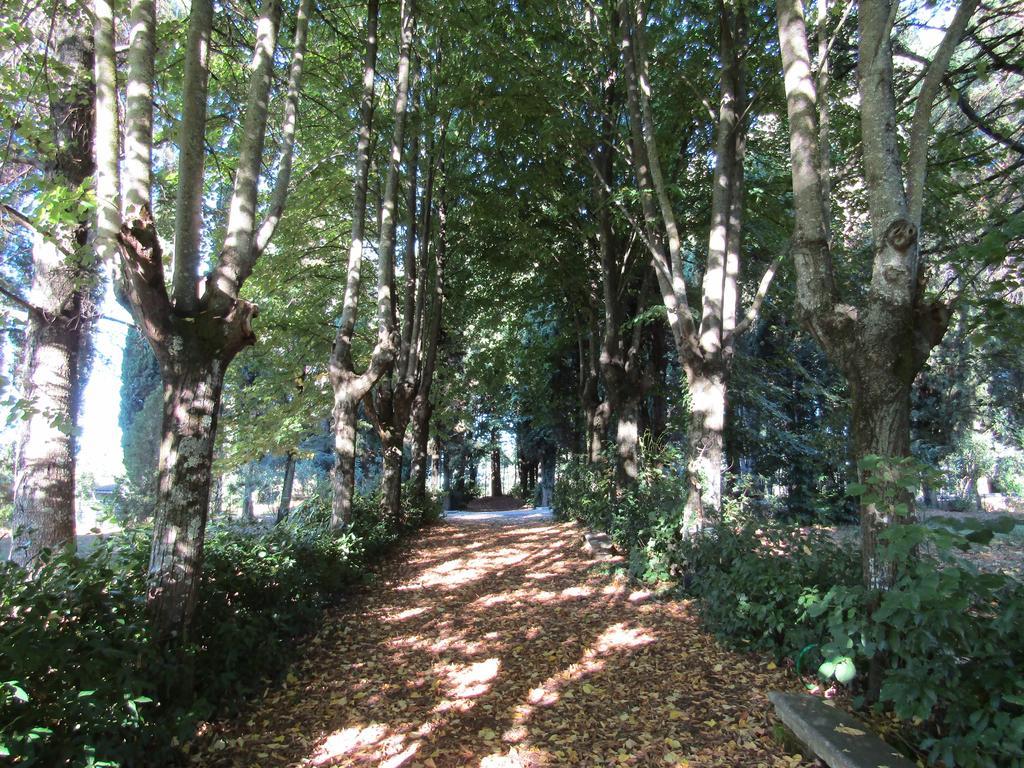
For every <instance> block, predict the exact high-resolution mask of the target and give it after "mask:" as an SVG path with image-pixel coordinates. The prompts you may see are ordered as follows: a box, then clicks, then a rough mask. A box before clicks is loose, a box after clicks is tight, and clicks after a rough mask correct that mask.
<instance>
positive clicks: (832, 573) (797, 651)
mask: <svg viewBox="0 0 1024 768" xmlns="http://www.w3.org/2000/svg"><path fill="white" fill-rule="evenodd" d="M862 470H863V473H864V474H865V475H866V477H867V479H866V481H865V484H864V485H862V486H859V487H855V488H853V491H854V492H855V493H857V494H858V495H863V500H864V501H866V502H868V503H872V504H875V505H876V506H878V507H879V508H885V509H886V510H887V511H888V512H889V513H890V514H893V515H896V516H899V515H901V514H905V512H906V509H905V508H904V507H903V505H904V504H905V499H906V495H907V493H909V492H911V490H912V489H913V488H914V485H915V482H916V481H915V477H919V476H920V473H921V468H920V467H919V466H917V465H915V463H914V462H913V461H912V460H907V459H900V460H897V461H883V460H881V459H878V458H877V457H869V458H868V459H867V460H866V461H865V462H864V463H862ZM1013 522H1014V521H1013V520H1012V519H1010V518H1002V519H999V520H995V521H987V522H980V521H970V520H968V521H959V520H954V519H948V518H947V519H944V518H931V519H930V520H928V521H927V523H926V524H917V523H906V522H904V523H902V524H900V525H894V526H891V527H890V528H888V529H887V530H886V531H885V532H883V533H882V535H881V537H880V538H881V542H882V546H881V550H880V555H881V557H882V558H884V559H886V560H888V561H890V562H892V563H894V564H895V567H896V573H897V574H898V576H897V578H896V581H895V584H894V585H893V587H892V588H891V589H890V590H888V591H886V592H884V593H881V594H877V593H869V592H868V591H867V590H866V589H865V588H864V587H863V586H862V585H861V583H860V567H859V557H858V555H857V553H856V552H855V551H853V550H846V549H843V548H840V547H838V546H837V545H835V544H834V543H832V542H831V541H830V540H829V539H827V538H825V537H823V536H821V535H819V534H814V533H812V532H808V531H805V530H803V529H800V528H795V527H785V526H767V525H764V524H761V525H757V524H754V523H749V522H748V523H744V524H741V525H740V526H739V527H738V528H733V527H717V528H714V529H711V530H709V531H706V532H704V533H703V534H702V535H701V536H700V537H698V538H695V539H694V540H692V541H689V542H687V543H685V544H684V545H683V547H682V548H681V549H680V554H681V556H682V558H683V560H682V561H681V562H682V565H684V566H685V568H686V569H687V574H688V579H687V582H688V584H689V590H690V592H691V594H693V595H694V596H695V597H696V599H697V605H698V608H699V610H700V612H701V616H702V618H703V620H704V621H705V623H706V624H707V626H708V628H709V629H712V630H713V631H714V632H715V633H716V634H717V635H718V636H719V637H720V638H722V639H724V640H726V641H727V642H729V643H731V644H733V645H737V646H740V647H744V648H752V649H759V650H764V651H768V652H771V653H774V654H775V655H776V657H782V656H786V655H791V656H794V657H796V658H797V659H802V660H805V661H807V662H810V661H811V660H812V659H813V660H814V661H821V660H824V661H825V664H823V665H822V666H821V668H820V671H821V673H822V674H823V676H826V677H829V678H831V677H833V676H834V677H836V678H837V679H839V680H840V681H841V682H847V681H848V680H847V675H849V676H850V678H852V679H850V680H849V682H850V683H851V685H852V686H853V688H854V690H855V691H863V690H865V683H866V680H865V679H864V678H865V673H866V671H867V669H868V664H869V662H870V660H871V659H872V658H874V657H875V656H876V654H880V655H881V657H882V658H883V659H884V662H885V663H884V665H883V673H882V680H881V689H880V694H879V701H878V703H877V704H876V705H875V706H876V707H877V708H879V709H888V710H889V711H891V712H892V713H893V714H894V715H895V716H896V717H897V718H899V719H900V720H901V721H903V723H904V726H905V727H906V729H907V730H908V732H909V733H910V734H911V737H912V739H913V740H914V741H915V742H916V744H917V746H918V748H919V749H920V750H921V751H922V753H924V754H925V755H926V756H927V759H928V760H929V762H930V763H932V764H935V763H936V762H938V761H940V760H941V761H942V763H943V764H944V765H945V766H947V768H953V766H961V767H962V768H999V767H1001V766H1020V765H1022V764H1024V640H1022V636H1021V632H1020V622H1021V617H1022V616H1024V585H1022V584H1021V583H1020V582H1018V581H1017V580H1015V579H1013V578H1011V577H1008V576H1004V575H998V574H984V573H980V572H979V571H978V570H977V569H976V568H974V567H973V566H972V565H971V564H970V563H969V562H965V561H963V560H962V559H961V558H958V557H956V553H957V552H960V551H962V550H966V549H969V548H970V547H972V546H979V545H984V544H986V543H988V542H989V541H990V540H991V539H992V537H993V536H994V535H995V534H997V533H1008V532H1009V531H1011V530H1012V528H1013ZM872 604H876V606H877V607H875V608H874V610H872V611H869V610H868V607H869V606H870V605H872ZM809 651H813V652H812V653H809V655H808V652H809ZM857 700H859V701H863V699H856V700H855V701H857Z"/></svg>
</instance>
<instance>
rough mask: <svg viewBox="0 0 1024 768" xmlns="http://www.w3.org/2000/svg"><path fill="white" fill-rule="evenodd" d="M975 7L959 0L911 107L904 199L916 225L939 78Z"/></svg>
mask: <svg viewBox="0 0 1024 768" xmlns="http://www.w3.org/2000/svg"><path fill="white" fill-rule="evenodd" d="M977 7H978V0H961V3H960V7H958V8H957V9H956V14H955V15H954V16H953V20H952V21H951V22H950V24H949V28H948V29H947V30H946V34H945V35H943V37H942V42H941V43H939V48H938V50H937V51H936V52H935V58H933V59H932V62H931V64H929V65H928V68H927V70H926V71H925V76H924V81H923V82H922V83H921V91H920V93H919V94H918V96H917V105H916V106H915V107H914V117H913V120H912V122H911V125H910V151H909V153H908V159H907V170H906V179H907V203H908V208H909V213H910V222H911V223H912V224H913V225H914V226H915V227H920V224H921V208H922V206H923V204H924V179H925V173H926V172H927V166H928V137H929V131H930V126H929V123H930V121H931V116H932V107H933V105H934V103H935V97H936V95H937V94H938V92H939V87H940V86H941V84H942V79H943V77H945V74H946V70H947V69H948V68H949V62H950V60H951V59H952V58H953V51H954V50H956V47H957V45H958V44H959V43H960V38H961V37H962V36H963V34H964V31H965V30H966V29H967V24H968V22H969V21H970V20H971V16H972V15H973V14H974V10H975V9H976V8H977Z"/></svg>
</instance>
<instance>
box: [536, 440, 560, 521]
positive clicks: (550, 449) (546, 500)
mask: <svg viewBox="0 0 1024 768" xmlns="http://www.w3.org/2000/svg"><path fill="white" fill-rule="evenodd" d="M557 459H558V454H557V452H556V449H555V446H554V444H553V443H545V444H544V450H543V451H542V452H541V455H540V505H541V506H542V507H550V506H551V500H552V498H553V497H554V493H555V461H556V460H557Z"/></svg>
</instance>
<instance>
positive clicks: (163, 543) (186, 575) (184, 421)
mask: <svg viewBox="0 0 1024 768" xmlns="http://www.w3.org/2000/svg"><path fill="white" fill-rule="evenodd" d="M182 325H185V324H184V323H183V324H182ZM178 332H179V333H181V334H185V333H188V330H186V329H185V328H179V329H178ZM178 338H179V340H180V341H181V342H182V344H181V348H180V351H176V352H173V353H171V354H170V355H168V356H166V357H165V358H164V359H162V360H161V368H162V372H163V379H164V416H163V434H164V439H163V443H162V444H161V446H160V475H159V493H158V495H157V507H156V513H155V515H154V528H153V550H152V554H151V556H150V561H149V585H148V586H149V592H148V596H149V608H150V620H151V622H152V624H151V626H152V629H153V632H154V635H155V636H156V637H158V638H160V639H161V641H163V642H165V643H168V644H171V645H175V646H180V645H182V644H184V643H187V642H188V641H189V627H190V626H191V623H192V616H193V613H194V612H195V606H196V598H197V596H198V587H199V578H200V575H201V574H202V564H203V542H204V537H205V531H206V518H207V510H208V507H209V501H210V479H211V469H212V466H213V446H214V438H215V436H216V430H217V415H218V413H219V411H220V398H221V392H222V390H223V385H224V369H225V365H224V363H222V362H221V361H220V360H217V359H215V358H211V356H209V355H206V354H202V353H201V352H200V353H199V354H196V353H195V347H194V346H193V347H192V349H191V350H189V349H188V348H187V346H186V344H187V342H186V338H185V337H184V335H182V336H179V337H178ZM188 341H194V339H188Z"/></svg>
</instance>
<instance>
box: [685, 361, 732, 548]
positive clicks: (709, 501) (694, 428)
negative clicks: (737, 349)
mask: <svg viewBox="0 0 1024 768" xmlns="http://www.w3.org/2000/svg"><path fill="white" fill-rule="evenodd" d="M726 391H727V390H726V381H725V374H724V371H717V372H716V371H713V370H711V369H710V366H702V367H701V369H700V370H699V372H696V373H694V374H693V375H691V376H690V400H689V405H690V421H689V430H688V432H687V449H688V450H687V473H688V476H689V486H690V490H689V495H688V496H687V500H686V506H685V508H684V519H683V527H684V529H685V530H687V531H693V530H694V529H696V528H699V527H701V526H703V525H704V524H706V523H707V522H709V521H714V520H717V519H718V518H719V515H720V510H721V507H722V474H723V468H724V464H725V442H724V434H725V408H726Z"/></svg>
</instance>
